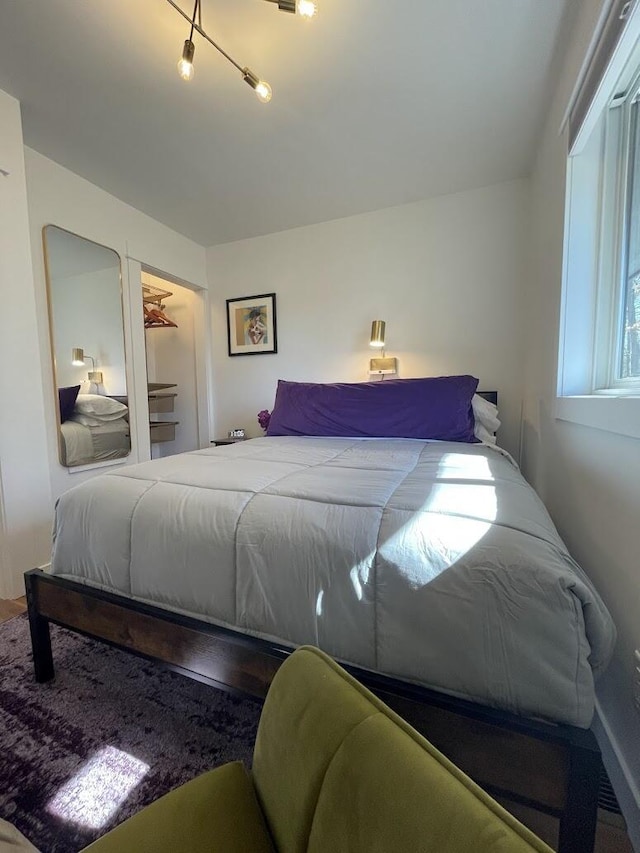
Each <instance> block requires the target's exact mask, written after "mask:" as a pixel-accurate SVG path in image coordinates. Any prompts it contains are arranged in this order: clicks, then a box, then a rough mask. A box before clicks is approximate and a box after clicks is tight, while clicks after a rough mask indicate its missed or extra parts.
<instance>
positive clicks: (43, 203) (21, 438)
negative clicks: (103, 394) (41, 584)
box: [0, 92, 208, 597]
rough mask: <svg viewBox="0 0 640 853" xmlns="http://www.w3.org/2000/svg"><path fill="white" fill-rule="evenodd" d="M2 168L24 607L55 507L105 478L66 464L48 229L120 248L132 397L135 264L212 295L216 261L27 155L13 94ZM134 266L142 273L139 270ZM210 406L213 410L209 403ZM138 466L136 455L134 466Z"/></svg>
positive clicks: (6, 385) (5, 115) (11, 509)
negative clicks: (50, 308) (45, 246)
mask: <svg viewBox="0 0 640 853" xmlns="http://www.w3.org/2000/svg"><path fill="white" fill-rule="evenodd" d="M25 166H26V170H25ZM0 168H2V169H5V170H7V171H8V172H9V173H10V174H9V177H8V178H5V177H3V176H2V175H0V294H1V297H2V309H3V317H4V322H3V331H2V335H0V363H1V364H2V373H1V374H0V375H1V379H0V391H1V392H2V401H3V402H2V405H1V406H0V487H1V488H0V532H1V534H2V538H1V541H0V597H16V596H19V595H21V594H22V593H23V592H24V586H23V583H22V573H23V572H24V571H25V569H28V568H31V567H33V566H35V565H39V564H43V563H46V562H47V561H48V559H49V554H50V544H51V522H52V515H53V499H55V497H56V496H57V495H58V494H60V493H61V492H62V491H64V490H65V489H67V488H69V487H71V486H72V485H75V484H76V483H78V482H80V481H81V480H82V479H86V478H87V477H90V476H95V474H96V473H101V472H102V469H100V468H97V469H93V470H91V471H85V472H78V473H69V472H68V471H67V469H65V468H63V467H62V466H61V465H60V464H59V462H58V451H57V427H56V420H55V406H54V399H55V397H54V384H53V379H52V373H51V363H50V344H49V329H48V316H47V303H46V289H45V276H44V258H43V250H42V237H41V232H42V228H43V226H44V225H46V224H55V225H59V226H60V227H62V228H65V229H67V230H69V231H71V232H73V233H76V234H79V235H81V236H83V237H86V238H88V239H89V240H94V241H95V242H97V243H101V244H103V245H105V246H108V247H111V248H113V249H115V251H116V252H118V254H119V255H120V257H121V259H122V260H123V269H122V273H123V292H124V311H125V332H126V343H127V348H128V351H129V359H128V364H127V380H128V386H129V390H130V392H131V388H132V387H133V386H134V385H138V384H140V385H141V387H142V388H143V389H144V390H145V391H146V374H145V372H144V371H145V367H144V358H142V357H140V355H139V353H140V352H141V351H143V347H142V346H141V344H139V345H137V346H134V344H135V343H136V340H137V339H139V342H141V341H143V336H144V333H143V321H142V303H141V298H140V281H139V279H138V280H137V281H135V282H131V284H130V283H129V280H128V275H127V270H128V264H127V263H125V259H127V258H133V259H136V260H137V261H140V262H144V263H145V264H147V265H149V266H152V267H154V268H155V269H158V270H164V271H166V272H167V273H169V274H170V275H172V276H173V277H175V278H177V279H180V280H183V281H186V282H191V283H193V284H194V285H197V286H200V287H205V288H206V258H205V250H204V248H203V247H201V246H198V245H197V244H195V243H193V242H192V241H191V240H188V239H187V238H185V237H183V236H182V235H180V234H177V233H176V232H174V231H172V230H170V229H169V228H166V227H165V226H164V225H161V224H160V223H158V222H156V221H155V220H153V219H151V218H150V217H148V216H146V215H144V214H142V213H140V212H139V211H137V210H135V209H134V208H132V207H130V206H129V205H127V204H124V203H123V202H121V201H120V200H119V199H116V198H114V197H113V196H111V195H109V194H108V193H106V192H104V191H103V190H101V189H99V188H98V187H96V186H94V185H93V184H90V183H89V182H88V181H85V180H84V179H82V178H80V177H78V176H77V175H74V174H73V173H72V172H69V171H68V170H67V169H64V168H62V167H61V166H58V165H57V164H56V163H53V162H52V161H51V160H48V159H47V158H46V157H43V156H42V155H40V154H37V153H36V152H34V151H31V150H30V149H28V148H24V147H23V140H22V129H21V119H20V108H19V104H18V102H17V101H15V99H13V98H11V97H9V96H8V95H6V94H5V93H4V92H0ZM25 180H26V183H25ZM133 266H134V267H136V268H137V269H138V270H139V263H133ZM134 349H135V350H136V351H137V353H138V356H137V358H136V361H135V362H134V360H133V359H132V358H131V352H132V350H134ZM140 377H141V378H140ZM134 379H135V383H134V382H133V380H134ZM145 399H146V394H145ZM145 405H146V404H145ZM202 405H203V408H204V409H207V408H208V404H207V401H206V400H204V401H203V404H202ZM133 408H134V411H133V413H132V414H133V416H134V418H135V419H136V420H137V421H141V424H138V429H139V430H141V429H142V428H143V427H144V428H145V429H146V432H147V436H148V424H147V423H146V412H143V411H142V410H141V409H140V407H139V406H138V411H135V408H136V407H135V406H134V407H133ZM135 459H136V454H135V452H134V454H132V456H131V457H130V460H129V461H135Z"/></svg>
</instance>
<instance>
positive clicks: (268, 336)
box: [227, 293, 278, 356]
mask: <svg viewBox="0 0 640 853" xmlns="http://www.w3.org/2000/svg"><path fill="white" fill-rule="evenodd" d="M227 343H228V349H229V356H236V355H263V354H264V353H275V352H278V339H277V328H276V295H275V293H260V294H258V295H256V296H241V297H239V298H238V299H227Z"/></svg>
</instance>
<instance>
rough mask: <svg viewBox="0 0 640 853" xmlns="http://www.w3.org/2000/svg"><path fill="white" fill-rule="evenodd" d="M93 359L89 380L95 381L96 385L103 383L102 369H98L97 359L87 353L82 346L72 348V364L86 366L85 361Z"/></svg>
mask: <svg viewBox="0 0 640 853" xmlns="http://www.w3.org/2000/svg"><path fill="white" fill-rule="evenodd" d="M87 360H90V361H91V365H92V367H91V370H90V371H89V373H88V374H87V375H88V378H89V382H95V383H96V385H102V371H100V370H96V360H95V358H94V357H93V356H92V355H86V354H85V351H84V350H83V349H82V347H74V348H73V349H72V350H71V364H73V365H74V367H84V363H85V361H87Z"/></svg>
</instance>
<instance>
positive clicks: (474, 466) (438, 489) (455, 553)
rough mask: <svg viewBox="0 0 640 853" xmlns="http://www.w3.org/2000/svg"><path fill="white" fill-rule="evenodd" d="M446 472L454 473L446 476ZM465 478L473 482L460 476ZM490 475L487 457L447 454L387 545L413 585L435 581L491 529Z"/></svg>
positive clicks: (493, 500) (494, 506)
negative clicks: (423, 495) (421, 500)
mask: <svg viewBox="0 0 640 853" xmlns="http://www.w3.org/2000/svg"><path fill="white" fill-rule="evenodd" d="M447 476H448V477H454V476H455V478H456V479H455V480H452V482H447V480H446V477H447ZM441 478H442V479H441ZM463 478H464V479H467V478H469V479H472V480H475V482H471V483H465V482H461V481H460V480H461V479H463ZM482 481H484V482H482ZM491 481H493V476H492V475H491V472H490V469H489V464H488V462H487V460H486V459H485V458H483V457H476V456H465V455H464V454H457V453H449V454H446V455H445V456H444V457H443V459H442V461H441V463H440V465H439V467H438V475H437V482H436V483H434V485H433V487H432V489H431V491H430V493H429V495H428V497H427V499H426V500H425V502H424V504H423V505H422V507H421V508H420V509H419V510H417V511H416V513H415V514H414V515H413V516H412V517H411V519H410V520H409V521H407V522H406V523H405V524H404V525H403V526H402V527H401V528H400V530H398V531H397V532H396V533H395V534H394V535H393V536H392V537H391V538H390V539H389V540H388V542H387V543H385V546H384V550H387V549H388V551H389V553H390V554H392V555H393V562H394V563H395V564H396V565H397V568H398V571H399V572H400V574H401V575H402V576H403V577H404V578H405V579H406V580H407V581H408V582H409V583H410V585H411V586H412V587H414V588H416V589H418V588H419V587H421V586H425V585H426V584H428V583H430V582H431V581H433V580H434V579H435V578H437V577H438V575H440V574H442V572H445V571H446V570H447V569H449V568H450V567H451V566H453V565H454V564H455V563H457V562H458V560H460V558H461V557H463V556H464V555H465V554H466V553H467V552H468V551H470V550H471V549H472V548H473V547H474V546H475V545H477V543H478V542H479V541H480V540H481V539H482V538H483V536H485V535H486V534H487V532H488V531H489V529H490V528H491V525H492V523H493V522H494V521H495V520H496V517H497V513H498V501H497V496H496V490H495V487H494V486H493V485H491ZM404 554H406V555H407V558H406V559H403V558H402V556H403V555H404ZM412 555H413V556H412ZM416 555H419V557H418V559H416Z"/></svg>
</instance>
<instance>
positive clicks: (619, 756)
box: [592, 698, 640, 851]
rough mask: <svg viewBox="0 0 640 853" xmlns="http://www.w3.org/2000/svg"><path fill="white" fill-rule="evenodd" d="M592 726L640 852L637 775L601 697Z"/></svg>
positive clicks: (631, 838)
mask: <svg viewBox="0 0 640 853" xmlns="http://www.w3.org/2000/svg"><path fill="white" fill-rule="evenodd" d="M592 728H593V733H594V734H595V736H596V740H597V741H598V746H599V747H600V751H601V753H602V760H603V762H604V766H605V769H606V771H607V774H608V776H609V780H610V782H611V785H612V787H613V790H614V791H615V794H616V798H617V800H618V804H619V805H620V809H621V811H622V815H623V817H624V819H625V823H626V824H627V833H628V835H629V839H630V840H631V843H632V845H633V849H634V850H639V851H640V789H639V788H638V784H637V783H636V781H635V779H634V778H633V774H632V772H631V770H630V769H629V765H628V764H627V762H626V759H625V757H624V755H623V753H622V749H621V748H620V744H619V742H618V739H617V738H616V736H615V735H614V733H613V730H612V728H611V726H610V725H609V721H608V719H607V715H606V714H605V713H604V710H603V708H602V705H601V704H600V701H599V700H598V698H596V713H595V716H594V718H593V726H592Z"/></svg>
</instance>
